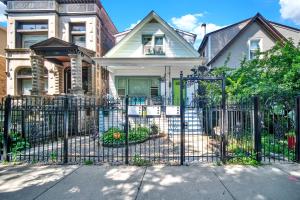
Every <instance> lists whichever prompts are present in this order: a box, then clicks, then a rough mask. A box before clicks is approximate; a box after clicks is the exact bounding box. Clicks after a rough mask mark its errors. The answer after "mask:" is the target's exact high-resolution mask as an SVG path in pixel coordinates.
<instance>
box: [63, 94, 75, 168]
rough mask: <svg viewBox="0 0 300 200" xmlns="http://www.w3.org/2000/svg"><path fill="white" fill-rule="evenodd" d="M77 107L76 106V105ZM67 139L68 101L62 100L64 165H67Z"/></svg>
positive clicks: (66, 98) (66, 99)
mask: <svg viewBox="0 0 300 200" xmlns="http://www.w3.org/2000/svg"><path fill="white" fill-rule="evenodd" d="M76 106H77V105H76ZM68 137H69V99H68V97H67V96H65V98H64V160H63V162H64V164H66V163H68V146H69V145H68Z"/></svg>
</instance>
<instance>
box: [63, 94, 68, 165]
mask: <svg viewBox="0 0 300 200" xmlns="http://www.w3.org/2000/svg"><path fill="white" fill-rule="evenodd" d="M68 100H69V99H68V97H67V96H66V97H65V99H64V163H65V164H66V163H68V136H69V133H68V132H69V102H68Z"/></svg>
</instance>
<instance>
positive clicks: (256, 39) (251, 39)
mask: <svg viewBox="0 0 300 200" xmlns="http://www.w3.org/2000/svg"><path fill="white" fill-rule="evenodd" d="M253 41H258V45H259V48H258V49H251V43H252V42H253ZM258 50H259V51H262V50H263V47H262V38H250V39H249V40H248V60H253V59H255V57H251V53H252V52H253V51H258Z"/></svg>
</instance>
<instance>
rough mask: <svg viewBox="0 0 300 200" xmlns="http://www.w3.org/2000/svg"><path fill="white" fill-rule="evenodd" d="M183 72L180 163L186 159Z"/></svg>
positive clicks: (181, 81)
mask: <svg viewBox="0 0 300 200" xmlns="http://www.w3.org/2000/svg"><path fill="white" fill-rule="evenodd" d="M183 90H184V88H183V73H182V71H181V72H180V165H183V164H184V161H185V122H184V106H185V105H184V99H183Z"/></svg>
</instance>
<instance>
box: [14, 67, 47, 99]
mask: <svg viewBox="0 0 300 200" xmlns="http://www.w3.org/2000/svg"><path fill="white" fill-rule="evenodd" d="M16 80H17V95H30V94H31V90H32V71H31V68H26V67H25V68H21V69H19V70H18V71H17V73H16ZM44 90H45V92H46V93H47V92H48V70H47V69H46V68H44Z"/></svg>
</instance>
